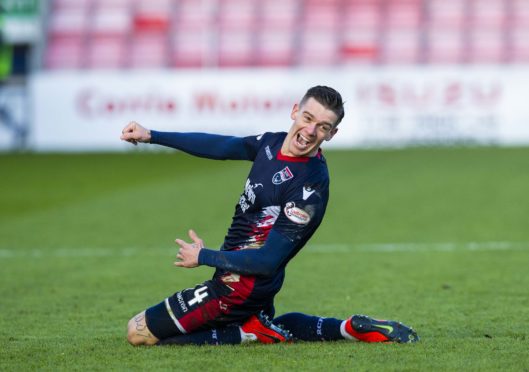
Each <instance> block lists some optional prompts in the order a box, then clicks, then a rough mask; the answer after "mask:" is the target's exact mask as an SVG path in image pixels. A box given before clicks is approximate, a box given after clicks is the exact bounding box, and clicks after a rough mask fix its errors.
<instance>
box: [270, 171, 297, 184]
mask: <svg viewBox="0 0 529 372" xmlns="http://www.w3.org/2000/svg"><path fill="white" fill-rule="evenodd" d="M292 178H294V175H293V174H292V172H291V171H290V169H289V168H288V167H285V168H283V169H281V170H280V171H279V172H276V173H275V174H274V176H273V177H272V183H273V184H274V185H280V184H282V183H283V182H285V181H288V180H291V179H292Z"/></svg>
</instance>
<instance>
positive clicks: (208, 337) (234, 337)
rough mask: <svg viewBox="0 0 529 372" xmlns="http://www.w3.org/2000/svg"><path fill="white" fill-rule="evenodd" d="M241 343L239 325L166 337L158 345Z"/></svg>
mask: <svg viewBox="0 0 529 372" xmlns="http://www.w3.org/2000/svg"><path fill="white" fill-rule="evenodd" d="M240 343H241V331H240V330H239V327H237V326H229V327H225V328H219V329H208V330H205V331H198V332H193V333H188V334H185V335H178V336H174V337H169V338H165V339H163V340H160V341H159V342H158V345H236V344H240Z"/></svg>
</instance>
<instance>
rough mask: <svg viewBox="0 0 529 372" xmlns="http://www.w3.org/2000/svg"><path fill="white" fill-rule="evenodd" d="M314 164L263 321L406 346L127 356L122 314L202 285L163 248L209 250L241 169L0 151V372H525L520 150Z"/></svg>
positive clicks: (376, 156)
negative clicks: (308, 213)
mask: <svg viewBox="0 0 529 372" xmlns="http://www.w3.org/2000/svg"><path fill="white" fill-rule="evenodd" d="M326 156H327V159H328V161H329V168H330V172H331V200H330V203H329V207H328V212H327V216H326V219H325V221H324V223H323V224H322V226H321V227H320V229H319V231H318V232H317V233H316V234H315V236H314V237H313V239H312V240H311V242H310V244H309V246H307V247H306V249H304V250H303V251H302V252H301V253H300V254H299V255H298V256H297V257H296V258H295V259H294V260H293V261H292V262H291V264H290V265H289V267H288V269H287V278H286V282H285V286H284V288H283V290H282V291H281V292H280V294H279V295H278V296H277V298H276V305H277V306H276V307H277V313H278V314H281V313H283V312H288V311H301V312H306V313H310V314H318V315H322V316H333V317H341V318H344V317H347V316H349V315H351V314H353V313H367V314H369V315H372V316H376V317H382V318H393V319H398V320H401V321H403V322H404V323H407V324H409V325H412V326H413V327H414V328H415V329H416V330H417V331H418V333H419V335H420V336H421V337H422V340H421V342H420V343H418V344H414V345H392V344H384V345H376V344H361V343H351V342H346V341H343V342H332V343H299V344H292V345H271V346H268V345H243V346H221V347H211V346H207V347H193V346H187V347H165V348H133V347H131V346H129V345H128V344H127V343H126V340H125V327H126V323H127V320H128V319H129V318H130V317H131V316H132V315H134V314H135V313H137V312H138V311H140V310H142V309H144V308H145V307H147V306H149V305H151V304H154V303H157V302H158V301H160V300H161V299H163V298H164V297H165V296H167V295H168V294H171V293H173V292H174V291H175V290H178V289H181V288H186V287H190V286H193V285H195V284H196V283H199V282H201V281H203V280H204V279H206V278H208V277H209V276H210V275H211V273H212V269H210V268H205V267H201V268H197V269H194V270H185V269H177V268H174V267H173V266H172V261H173V258H174V254H175V251H176V250H175V246H174V243H173V240H174V238H176V237H186V231H187V230H188V229H189V228H195V229H196V230H197V232H198V233H199V235H201V236H202V237H203V238H204V240H205V241H206V243H207V245H208V246H218V245H220V243H221V242H222V238H223V236H224V234H225V231H226V228H227V226H228V224H229V222H230V219H231V214H232V212H233V207H234V205H235V203H236V202H237V200H238V196H239V193H240V192H241V190H242V186H243V184H244V180H245V177H246V174H247V171H248V169H249V166H250V163H248V162H218V161H209V160H203V159H196V158H192V157H189V156H187V155H184V154H167V153H129V154H112V155H102V154H84V155H83V154H79V155H2V156H0V169H1V174H2V181H1V182H0V265H1V270H0V281H1V283H2V284H1V286H0V311H1V314H2V315H1V316H0V369H5V370H14V369H23V370H29V369H48V370H56V369H68V370H70V369H89V370H108V369H128V370H129V369H133V370H145V369H177V368H178V369H180V370H196V369H199V368H200V369H215V370H219V371H228V370H286V369H299V370H325V369H327V370H352V369H354V370H375V369H383V370H429V369H436V370H456V369H458V370H461V369H463V370H498V369H503V370H527V368H528V365H529V356H528V353H527V350H528V348H529V340H528V334H529V325H528V322H527V319H529V296H528V295H527V293H528V292H527V288H529V275H527V268H528V267H529V229H528V228H527V221H528V217H529V203H528V197H527V190H528V186H529V172H527V169H528V168H527V167H528V165H529V162H528V161H527V159H529V149H527V148H511V149H498V148H463V149H458V148H442V149H422V148H420V149H408V150H391V151H390V150H388V151H333V152H331V151H328V152H326ZM412 243H413V244H412ZM441 243H442V244H441ZM471 243H472V244H471Z"/></svg>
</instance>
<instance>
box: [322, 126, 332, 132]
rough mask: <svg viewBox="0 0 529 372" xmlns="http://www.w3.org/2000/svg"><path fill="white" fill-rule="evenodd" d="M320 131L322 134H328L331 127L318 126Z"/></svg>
mask: <svg viewBox="0 0 529 372" xmlns="http://www.w3.org/2000/svg"><path fill="white" fill-rule="evenodd" d="M320 129H321V131H322V132H325V133H328V132H330V131H331V126H330V125H327V124H323V125H320Z"/></svg>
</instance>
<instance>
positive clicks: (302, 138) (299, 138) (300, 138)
mask: <svg viewBox="0 0 529 372" xmlns="http://www.w3.org/2000/svg"><path fill="white" fill-rule="evenodd" d="M298 142H299V143H300V144H301V145H303V146H306V145H307V144H308V143H309V140H308V139H306V138H305V137H303V136H302V135H301V134H299V135H298Z"/></svg>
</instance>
